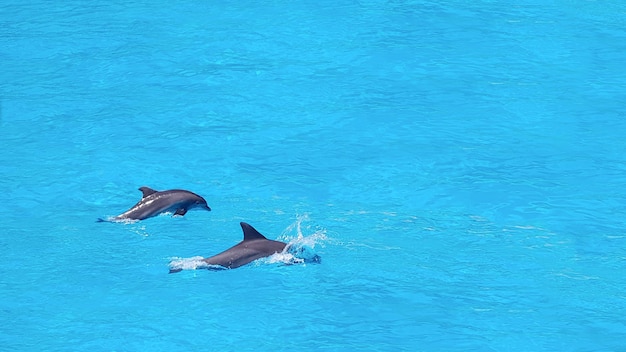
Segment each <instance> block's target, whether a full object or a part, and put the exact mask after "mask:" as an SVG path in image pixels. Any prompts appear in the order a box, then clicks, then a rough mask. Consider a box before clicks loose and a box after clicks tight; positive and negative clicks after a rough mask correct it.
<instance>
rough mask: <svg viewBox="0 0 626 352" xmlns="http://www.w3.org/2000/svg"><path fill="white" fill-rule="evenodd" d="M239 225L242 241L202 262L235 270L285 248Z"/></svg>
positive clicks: (248, 226)
mask: <svg viewBox="0 0 626 352" xmlns="http://www.w3.org/2000/svg"><path fill="white" fill-rule="evenodd" d="M240 225H241V228H242V229H243V241H241V242H239V243H238V244H237V245H235V246H233V247H231V248H229V249H227V250H225V251H223V252H222V253H219V254H216V255H214V256H212V257H209V258H205V259H202V261H203V262H205V263H207V264H209V265H219V266H221V267H223V268H225V269H235V268H238V267H240V266H243V265H246V264H248V263H250V262H252V261H255V260H257V259H259V258H263V257H269V256H270V255H272V254H275V253H281V252H282V251H283V250H284V249H285V247H286V246H287V244H286V243H284V242H279V241H273V240H268V239H267V238H265V236H263V235H261V234H260V233H259V231H257V230H256V229H255V228H254V227H252V226H250V224H247V223H245V222H241V223H240ZM181 270H182V269H170V273H177V272H179V271H181Z"/></svg>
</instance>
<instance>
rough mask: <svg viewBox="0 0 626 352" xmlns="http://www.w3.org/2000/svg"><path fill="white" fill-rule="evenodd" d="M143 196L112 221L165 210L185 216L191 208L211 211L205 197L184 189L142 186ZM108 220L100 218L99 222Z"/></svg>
mask: <svg viewBox="0 0 626 352" xmlns="http://www.w3.org/2000/svg"><path fill="white" fill-rule="evenodd" d="M139 190H140V191H141V192H142V193H143V197H142V198H141V200H140V201H139V202H137V204H135V205H134V206H133V207H132V208H130V209H128V210H127V211H126V212H124V213H122V214H120V215H118V216H115V217H113V218H112V219H110V221H118V220H124V219H130V220H144V219H147V218H149V217H153V216H156V215H159V214H161V213H165V212H172V211H173V212H174V215H180V216H183V215H185V214H186V213H187V211H188V210H189V209H194V208H200V209H205V210H208V211H211V208H209V206H208V205H207V203H206V200H204V198H202V197H200V196H199V195H197V194H195V193H192V192H189V191H185V190H182V189H172V190H169V191H161V192H159V191H155V190H153V189H152V188H150V187H145V186H144V187H140V188H139ZM102 221H106V220H103V219H98V222H102Z"/></svg>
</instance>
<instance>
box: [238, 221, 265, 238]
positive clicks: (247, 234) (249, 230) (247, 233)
mask: <svg viewBox="0 0 626 352" xmlns="http://www.w3.org/2000/svg"><path fill="white" fill-rule="evenodd" d="M239 225H241V228H242V229H243V240H244V241H251V240H266V239H267V238H265V236H263V235H261V234H260V233H259V231H257V230H256V229H255V228H254V227H252V226H250V224H247V223H245V222H241V223H239Z"/></svg>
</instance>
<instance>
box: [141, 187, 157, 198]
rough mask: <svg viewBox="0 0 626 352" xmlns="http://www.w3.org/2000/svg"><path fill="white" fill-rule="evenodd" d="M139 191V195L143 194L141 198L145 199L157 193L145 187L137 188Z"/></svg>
mask: <svg viewBox="0 0 626 352" xmlns="http://www.w3.org/2000/svg"><path fill="white" fill-rule="evenodd" d="M139 190H140V191H141V193H143V197H142V198H146V197H147V196H149V195H151V194H153V193H156V192H158V191H155V190H153V189H152V188H150V187H146V186H143V187H139Z"/></svg>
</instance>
